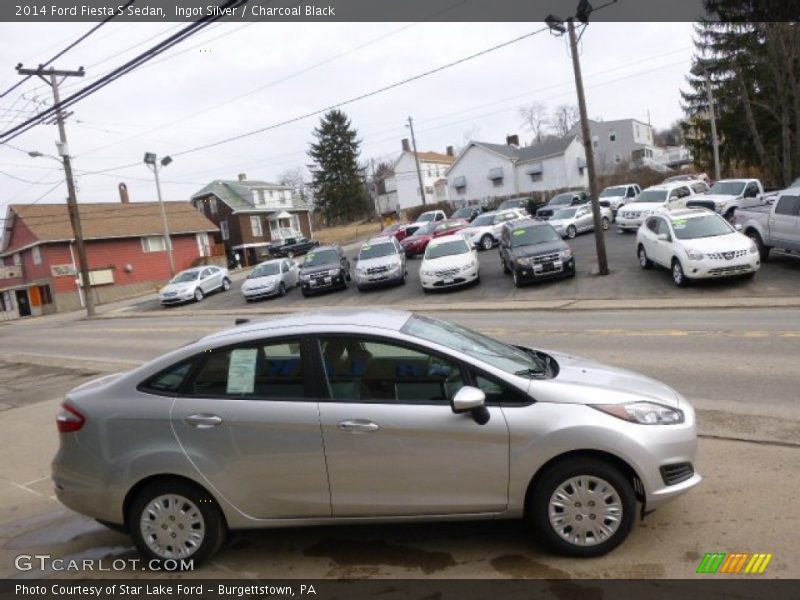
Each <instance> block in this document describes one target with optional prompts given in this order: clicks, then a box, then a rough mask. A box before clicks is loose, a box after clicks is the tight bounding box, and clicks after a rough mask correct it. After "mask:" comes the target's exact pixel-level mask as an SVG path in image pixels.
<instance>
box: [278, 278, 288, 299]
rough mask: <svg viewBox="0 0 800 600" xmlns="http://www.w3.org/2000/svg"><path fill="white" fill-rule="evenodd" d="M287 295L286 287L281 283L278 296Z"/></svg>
mask: <svg viewBox="0 0 800 600" xmlns="http://www.w3.org/2000/svg"><path fill="white" fill-rule="evenodd" d="M285 295H286V285H285V284H284V283H283V282H282V281H281V282H280V283H279V284H278V296H285Z"/></svg>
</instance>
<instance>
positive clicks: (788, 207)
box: [775, 196, 800, 216]
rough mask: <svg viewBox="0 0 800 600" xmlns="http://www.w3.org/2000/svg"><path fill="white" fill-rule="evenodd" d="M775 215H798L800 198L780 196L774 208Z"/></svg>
mask: <svg viewBox="0 0 800 600" xmlns="http://www.w3.org/2000/svg"><path fill="white" fill-rule="evenodd" d="M775 214H776V215H788V216H798V215H800V196H781V197H780V199H779V200H778V204H777V205H776V206H775Z"/></svg>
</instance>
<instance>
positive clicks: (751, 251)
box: [750, 240, 758, 254]
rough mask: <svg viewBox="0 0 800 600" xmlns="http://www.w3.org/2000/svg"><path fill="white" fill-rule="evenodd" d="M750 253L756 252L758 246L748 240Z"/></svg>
mask: <svg viewBox="0 0 800 600" xmlns="http://www.w3.org/2000/svg"><path fill="white" fill-rule="evenodd" d="M750 254H758V246H756V243H755V242H754V241H753V240H750Z"/></svg>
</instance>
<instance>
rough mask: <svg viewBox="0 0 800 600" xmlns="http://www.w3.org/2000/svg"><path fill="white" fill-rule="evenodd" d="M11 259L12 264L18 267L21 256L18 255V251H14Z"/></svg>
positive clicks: (20, 262) (20, 263)
mask: <svg viewBox="0 0 800 600" xmlns="http://www.w3.org/2000/svg"><path fill="white" fill-rule="evenodd" d="M12 260H13V261H14V265H15V266H17V267H19V266H21V265H22V256H20V253H19V252H15V253H14V254H13V256H12Z"/></svg>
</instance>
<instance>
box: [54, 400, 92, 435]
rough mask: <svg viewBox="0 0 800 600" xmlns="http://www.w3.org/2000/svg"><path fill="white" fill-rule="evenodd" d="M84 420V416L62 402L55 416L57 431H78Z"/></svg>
mask: <svg viewBox="0 0 800 600" xmlns="http://www.w3.org/2000/svg"><path fill="white" fill-rule="evenodd" d="M85 422H86V419H85V418H84V416H83V415H82V414H81V413H79V412H78V411H77V410H75V409H74V408H72V407H71V406H70V405H69V404H62V405H61V410H59V411H58V416H56V424H57V425H58V432H59V433H70V432H71V431H78V430H79V429H80V428H81V427H83V424H84V423H85Z"/></svg>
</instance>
